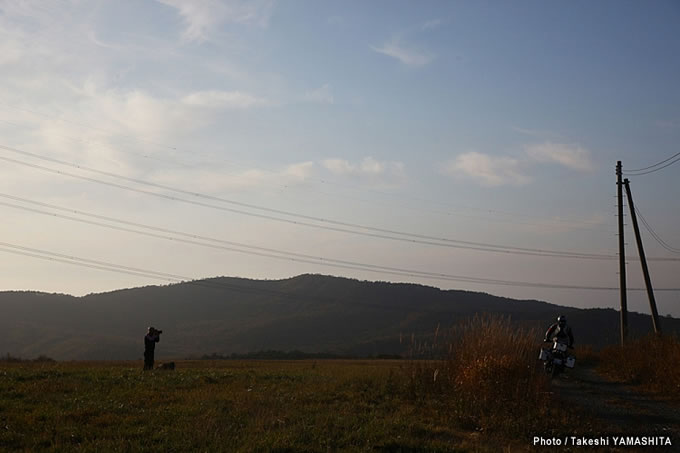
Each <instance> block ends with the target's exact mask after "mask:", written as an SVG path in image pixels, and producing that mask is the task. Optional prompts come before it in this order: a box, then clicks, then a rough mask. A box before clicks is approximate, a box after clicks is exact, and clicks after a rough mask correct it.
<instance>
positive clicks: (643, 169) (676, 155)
mask: <svg viewBox="0 0 680 453" xmlns="http://www.w3.org/2000/svg"><path fill="white" fill-rule="evenodd" d="M678 156H680V152H679V153H676V154H673V155H672V156H671V157H669V158H668V159H664V160H662V161H661V162H657V163H655V164H654V165H650V166H649V167H644V168H638V169H636V170H626V171H624V173H637V172H639V171H645V170H649V169H651V168H654V167H657V166H659V165H661V164H665V163H666V162H668V161H669V160H671V159H674V158H675V157H678Z"/></svg>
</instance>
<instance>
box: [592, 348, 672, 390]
mask: <svg viewBox="0 0 680 453" xmlns="http://www.w3.org/2000/svg"><path fill="white" fill-rule="evenodd" d="M679 363H680V341H679V340H678V338H677V337H674V336H656V335H651V336H648V337H645V338H641V339H638V340H634V341H631V342H629V343H627V344H626V345H625V346H623V347H621V346H612V347H609V348H605V349H604V350H602V352H601V362H600V367H599V369H600V371H602V372H603V373H604V374H606V375H607V376H610V377H612V378H614V379H617V380H621V381H624V382H627V383H631V384H638V385H640V386H642V387H643V388H645V389H646V390H649V391H652V392H655V393H658V394H660V395H663V396H666V397H669V398H676V399H677V398H679V396H678V395H680V367H679V366H678V364H679Z"/></svg>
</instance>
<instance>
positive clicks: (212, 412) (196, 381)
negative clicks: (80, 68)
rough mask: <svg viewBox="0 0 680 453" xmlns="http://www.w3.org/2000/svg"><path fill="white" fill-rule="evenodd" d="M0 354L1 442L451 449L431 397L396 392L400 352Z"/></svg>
mask: <svg viewBox="0 0 680 453" xmlns="http://www.w3.org/2000/svg"><path fill="white" fill-rule="evenodd" d="M177 365H178V369H177V371H174V372H172V371H166V372H162V371H153V372H143V371H142V370H141V368H142V365H141V362H140V363H139V364H131V363H113V364H107V363H91V362H82V363H56V364H36V363H4V364H1V365H0V450H3V451H4V450H26V451H36V450H46V449H56V450H74V449H78V450H79V451H152V450H153V451H274V450H277V449H278V450H279V451H328V450H331V451H376V450H377V451H380V450H385V451H398V450H395V449H398V448H421V447H422V448H426V449H428V451H455V450H456V449H457V448H458V447H459V446H461V445H464V444H465V442H466V440H465V439H466V436H467V434H466V433H465V431H464V430H461V429H460V428H459V426H458V425H457V424H456V423H454V420H453V419H452V418H451V416H450V414H449V412H447V411H446V410H444V406H443V405H442V403H441V402H440V401H437V400H432V401H429V402H422V401H419V402H417V403H416V402H415V401H413V400H411V399H408V398H406V397H405V396H404V392H403V390H404V388H405V385H404V383H405V381H406V379H405V378H404V376H405V374H404V372H403V367H404V366H405V364H404V363H403V362H391V361H318V362H315V361H298V362H241V361H217V362H207V361H199V362H178V364H177Z"/></svg>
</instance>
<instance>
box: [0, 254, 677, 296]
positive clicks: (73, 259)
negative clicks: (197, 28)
mask: <svg viewBox="0 0 680 453" xmlns="http://www.w3.org/2000/svg"><path fill="white" fill-rule="evenodd" d="M0 251H3V252H7V253H14V254H18V255H24V256H28V257H32V258H38V259H46V260H49V261H56V262H61V263H66V264H73V265H77V266H82V267H89V268H93V269H99V270H106V271H111V272H119V273H125V274H131V275H137V276H144V277H149V278H154V279H160V280H165V281H175V282H182V281H185V280H189V282H187V283H190V280H192V279H190V278H188V277H184V276H181V275H177V274H169V273H165V272H158V271H153V270H148V269H141V268H136V267H131V266H125V265H120V264H114V263H109V262H106V261H100V260H92V259H87V258H80V257H77V256H74V255H67V254H63V253H56V252H51V251H48V250H42V249H37V248H32V247H27V246H23V245H17V244H12V243H8V242H0ZM461 281H464V282H466V283H477V284H490V285H501V286H516V287H529V288H549V289H572V290H593V291H618V288H616V287H607V286H581V285H566V284H548V283H536V282H522V281H510V280H494V279H485V278H477V277H461ZM630 289H631V290H633V291H644V290H645V289H644V288H630ZM253 290H255V288H253ZM657 291H680V288H660V289H657Z"/></svg>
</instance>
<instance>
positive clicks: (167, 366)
mask: <svg viewBox="0 0 680 453" xmlns="http://www.w3.org/2000/svg"><path fill="white" fill-rule="evenodd" d="M156 369H157V370H171V371H175V362H168V363H161V364H160V365H158V368H156Z"/></svg>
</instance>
